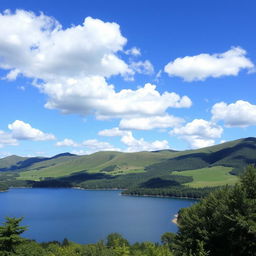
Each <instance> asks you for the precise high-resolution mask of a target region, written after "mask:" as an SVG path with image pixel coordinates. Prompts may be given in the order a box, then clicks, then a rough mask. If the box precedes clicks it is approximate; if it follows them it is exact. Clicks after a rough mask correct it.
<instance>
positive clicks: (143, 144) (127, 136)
mask: <svg viewBox="0 0 256 256" xmlns="http://www.w3.org/2000/svg"><path fill="white" fill-rule="evenodd" d="M99 135H101V136H109V137H114V136H120V137H121V142H122V143H124V144H125V145H126V146H127V148H126V150H125V151H127V152H139V151H154V150H161V149H168V148H170V146H169V144H168V141H167V140H156V141H153V142H148V141H145V140H144V139H143V138H141V139H136V138H134V137H133V134H132V132H131V131H124V130H120V129H119V128H117V127H115V128H112V129H106V130H102V131H100V132H99Z"/></svg>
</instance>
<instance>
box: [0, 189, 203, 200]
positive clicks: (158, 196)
mask: <svg viewBox="0 0 256 256" xmlns="http://www.w3.org/2000/svg"><path fill="white" fill-rule="evenodd" d="M12 188H31V189H34V188H55V189H63V188H65V189H77V190H85V191H86V190H88V191H118V190H119V191H126V190H127V189H122V188H82V187H10V188H9V189H12ZM9 189H7V190H4V191H0V192H8V190H9ZM120 195H122V196H133V197H155V198H169V199H171V198H172V199H184V200H196V201H199V200H200V199H201V198H194V197H178V196H162V195H148V194H144V195H136V194H135V195H132V194H122V193H120Z"/></svg>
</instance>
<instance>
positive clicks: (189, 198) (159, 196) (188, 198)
mask: <svg viewBox="0 0 256 256" xmlns="http://www.w3.org/2000/svg"><path fill="white" fill-rule="evenodd" d="M122 196H136V197H158V198H173V199H186V200H197V201H199V200H200V199H201V198H194V197H184V196H183V197H178V196H161V195H148V194H145V195H131V194H122Z"/></svg>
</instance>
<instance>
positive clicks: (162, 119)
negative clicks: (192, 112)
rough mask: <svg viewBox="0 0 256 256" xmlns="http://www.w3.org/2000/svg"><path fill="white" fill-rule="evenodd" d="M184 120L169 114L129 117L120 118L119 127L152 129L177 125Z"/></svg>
mask: <svg viewBox="0 0 256 256" xmlns="http://www.w3.org/2000/svg"><path fill="white" fill-rule="evenodd" d="M183 122H184V119H182V118H179V117H175V116H171V115H163V116H152V117H137V118H130V119H122V120H121V121H120V124H119V127H120V128H121V129H128V130H133V129H134V130H152V129H155V128H169V127H176V126H179V125H180V124H181V123H183Z"/></svg>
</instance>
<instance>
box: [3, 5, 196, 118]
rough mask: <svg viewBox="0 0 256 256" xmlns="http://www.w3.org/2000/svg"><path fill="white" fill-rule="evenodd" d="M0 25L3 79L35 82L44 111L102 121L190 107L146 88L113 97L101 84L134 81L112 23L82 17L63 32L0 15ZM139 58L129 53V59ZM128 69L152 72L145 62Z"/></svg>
mask: <svg viewBox="0 0 256 256" xmlns="http://www.w3.org/2000/svg"><path fill="white" fill-rule="evenodd" d="M0 24H1V27H0V58H1V64H0V67H1V68H2V69H6V70H8V71H9V73H8V74H7V76H6V78H7V79H9V80H13V79H15V78H16V77H17V75H19V74H20V75H23V76H25V77H30V78H35V79H34V82H33V85H34V86H37V87H38V88H39V89H40V91H41V92H42V93H44V94H46V95H47V96H48V101H47V103H46V104H45V107H46V108H49V109H59V110H60V111H61V112H62V113H77V114H82V115H87V114H94V115H96V117H97V118H99V119H104V118H124V117H135V116H136V117H138V116H139V117H143V116H150V115H163V114H165V111H166V110H167V109H168V108H170V107H190V106H191V100H190V99H189V98H188V97H187V96H183V97H180V96H179V95H178V94H176V93H169V92H165V93H163V94H160V93H159V92H158V91H157V90H156V86H154V85H151V84H146V85H145V86H144V87H142V88H140V89H137V90H128V89H127V90H121V91H119V92H117V91H116V90H115V88H114V86H113V85H110V84H108V83H107V81H106V79H107V78H108V77H110V76H113V75H118V74H121V75H123V76H124V77H125V78H126V77H131V76H133V75H134V71H133V70H132V69H131V68H130V67H129V65H128V64H127V63H125V62H124V61H123V60H122V59H121V58H120V57H119V55H118V54H119V52H122V51H124V50H123V48H124V45H125V44H126V41H127V40H126V38H124V37H123V36H122V34H121V32H120V28H119V25H118V24H116V23H109V22H103V21H101V20H99V19H93V18H91V17H87V18H86V19H85V20H84V22H83V24H81V25H76V26H75V25H74V26H71V27H69V28H66V29H64V28H62V26H61V25H60V24H59V23H58V22H57V21H56V20H55V19H54V18H52V17H48V16H46V15H44V14H40V15H39V16H36V15H35V14H34V13H32V12H26V11H23V10H17V11H16V12H15V13H11V12H8V11H6V12H4V13H3V14H0ZM139 52H140V51H139V50H138V49H137V48H132V49H130V54H133V55H138V54H139ZM133 66H134V69H136V72H141V73H150V72H152V71H153V66H152V64H151V63H150V62H149V61H145V62H137V63H135V64H133ZM38 81H40V82H38Z"/></svg>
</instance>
